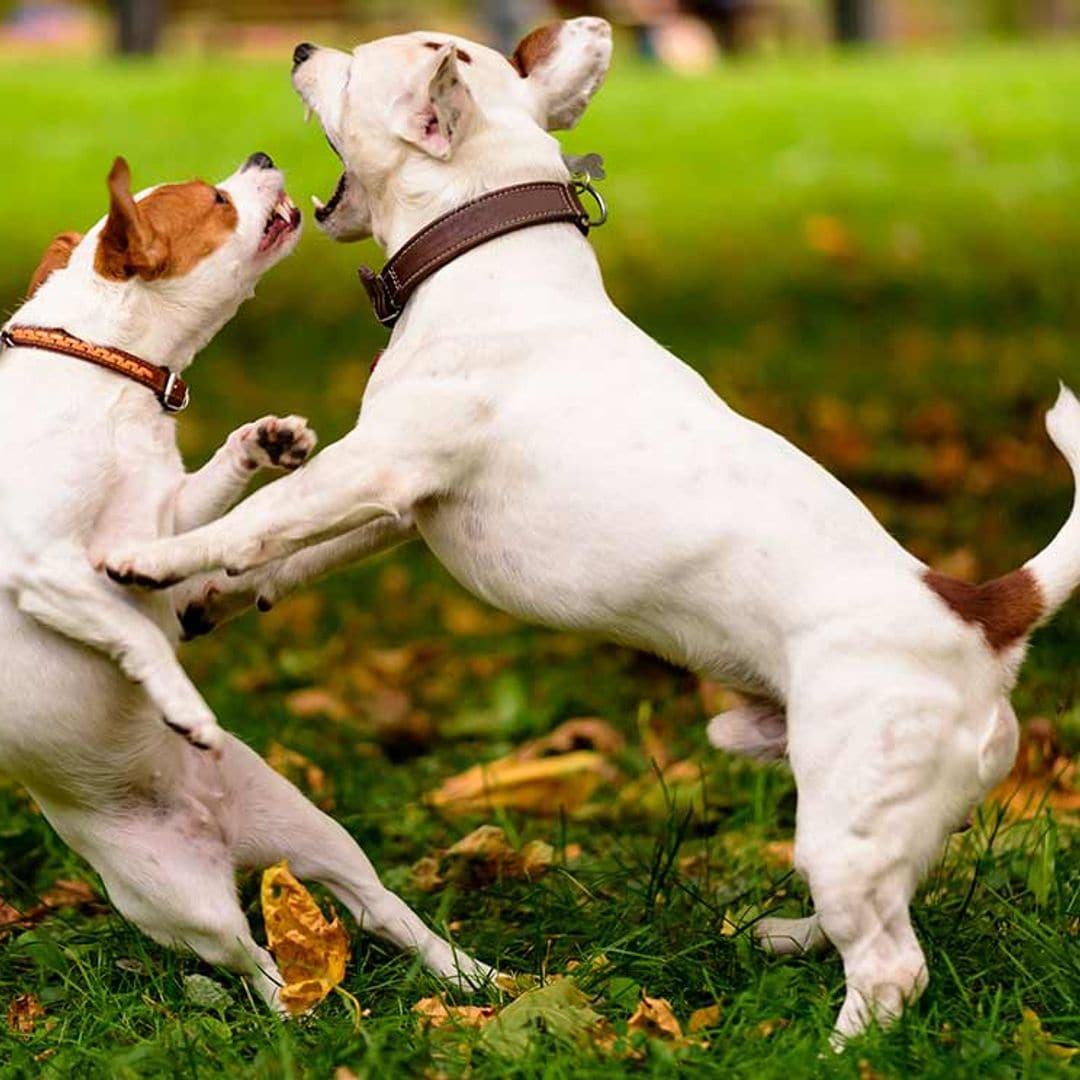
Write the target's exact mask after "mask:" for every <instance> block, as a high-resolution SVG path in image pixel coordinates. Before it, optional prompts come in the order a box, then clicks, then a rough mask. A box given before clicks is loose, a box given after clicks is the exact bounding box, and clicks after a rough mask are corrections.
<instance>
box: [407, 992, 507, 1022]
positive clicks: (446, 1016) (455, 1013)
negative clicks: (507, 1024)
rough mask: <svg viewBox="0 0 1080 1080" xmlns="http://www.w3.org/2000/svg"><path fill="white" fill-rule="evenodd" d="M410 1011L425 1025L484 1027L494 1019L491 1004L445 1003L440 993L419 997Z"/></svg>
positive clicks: (494, 1013)
mask: <svg viewBox="0 0 1080 1080" xmlns="http://www.w3.org/2000/svg"><path fill="white" fill-rule="evenodd" d="M412 1011H413V1012H414V1013H416V1014H417V1016H419V1017H420V1022H421V1023H422V1024H423V1025H424V1026H425V1027H431V1028H441V1027H447V1026H452V1027H459V1028H476V1029H480V1028H484V1027H487V1025H488V1024H490V1023H491V1021H492V1020H494V1019H495V1016H496V1013H497V1010H496V1009H495V1007H494V1006H493V1005H447V1004H446V1001H445V1000H444V999H443V996H442V994H436V995H435V996H434V997H426V998H421V999H420V1000H419V1001H418V1002H417V1003H416V1004H415V1005H414V1006H413V1007H412Z"/></svg>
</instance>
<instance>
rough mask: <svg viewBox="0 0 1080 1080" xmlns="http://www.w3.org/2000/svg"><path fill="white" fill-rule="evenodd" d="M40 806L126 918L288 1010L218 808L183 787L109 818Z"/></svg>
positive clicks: (82, 809)
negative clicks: (242, 895) (246, 906)
mask: <svg viewBox="0 0 1080 1080" xmlns="http://www.w3.org/2000/svg"><path fill="white" fill-rule="evenodd" d="M188 753H190V751H188ZM202 760H204V761H209V760H210V759H207V758H203V759H202ZM42 808H43V810H44V811H45V814H46V816H47V817H48V819H49V821H50V822H51V823H52V824H53V826H54V827H55V828H56V831H57V832H58V833H59V834H60V835H61V836H62V837H63V838H64V840H66V841H67V843H68V844H69V845H70V846H71V847H72V848H73V849H74V850H75V851H77V852H78V853H79V854H80V855H82V856H83V858H85V859H86V860H87V861H88V862H89V863H90V864H91V865H92V866H93V867H94V869H95V870H97V872H98V873H99V874H100V875H101V879H102V881H103V882H104V883H105V889H106V892H107V893H108V895H109V900H110V901H111V902H112V904H113V906H114V907H115V908H116V909H117V911H119V912H120V914H121V915H123V916H124V918H126V919H128V920H129V921H130V922H132V923H134V924H135V926H137V927H138V928H139V929H140V930H142V931H143V933H145V934H146V935H147V936H148V937H151V938H153V940H154V941H157V942H158V943H159V944H161V945H166V946H168V947H170V948H174V949H184V950H189V951H191V952H193V953H195V954H196V955H197V956H199V957H200V958H201V959H202V960H204V961H206V962H207V963H208V964H213V965H215V966H218V967H223V968H227V969H228V970H230V971H234V972H236V973H237V974H240V975H242V976H244V978H245V979H247V981H248V982H249V983H250V984H251V987H252V989H253V990H254V991H255V992H256V993H257V994H258V995H259V997H261V998H262V999H263V1001H265V1002H266V1003H267V1005H269V1006H270V1007H271V1008H272V1009H275V1010H277V1011H279V1012H280V1011H282V1006H281V1003H280V1001H279V998H278V992H279V989H280V987H281V985H282V978H281V975H280V973H279V972H278V969H277V965H276V964H275V963H274V960H273V958H272V957H271V956H270V954H269V953H268V952H267V951H266V950H265V949H263V948H261V947H260V946H259V945H258V944H256V942H255V940H254V938H253V937H252V935H251V928H250V926H249V925H248V921H247V918H246V917H245V915H244V912H243V910H242V909H241V907H240V903H239V900H238V898H237V893H236V883H235V870H234V864H233V861H232V857H231V853H230V851H229V848H228V845H227V843H226V840H225V837H224V836H223V835H222V832H221V830H220V827H219V822H218V821H217V819H216V818H215V816H214V811H213V809H212V808H208V807H207V806H205V804H204V802H203V801H202V800H200V799H198V798H190V799H189V798H187V797H186V796H184V795H183V794H182V793H180V794H178V795H177V796H175V797H174V801H172V802H160V803H159V802H153V803H151V802H150V801H147V802H144V803H133V804H131V805H130V806H129V807H127V808H125V810H124V812H123V813H121V814H115V815H114V814H110V815H108V816H106V815H104V814H98V813H88V811H87V809H86V807H85V806H79V807H77V808H76V807H55V806H52V805H50V804H49V802H48V801H47V800H46V801H43V802H42Z"/></svg>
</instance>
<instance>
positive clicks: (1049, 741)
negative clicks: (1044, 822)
mask: <svg viewBox="0 0 1080 1080" xmlns="http://www.w3.org/2000/svg"><path fill="white" fill-rule="evenodd" d="M1075 781H1076V765H1075V764H1074V762H1073V760H1072V758H1070V757H1069V756H1068V755H1067V754H1066V753H1065V752H1064V750H1063V749H1062V747H1061V744H1060V742H1059V740H1058V737H1057V733H1056V732H1055V731H1054V728H1053V725H1052V724H1051V723H1050V722H1049V721H1048V720H1044V719H1042V718H1041V717H1039V718H1036V719H1034V720H1032V721H1031V722H1030V723H1029V724H1028V725H1027V727H1026V728H1024V729H1023V730H1022V731H1021V733H1020V748H1019V750H1018V752H1017V755H1016V763H1015V764H1014V765H1013V767H1012V771H1011V772H1010V773H1009V775H1008V776H1007V777H1006V778H1005V779H1004V780H1003V781H1002V782H1001V783H1000V784H998V785H997V787H995V788H994V789H993V791H991V792H990V794H989V796H988V797H987V798H988V801H990V802H995V803H998V804H1000V805H1001V807H1002V808H1003V809H1004V811H1005V813H1006V815H1007V816H1008V817H1010V818H1015V819H1019V820H1026V819H1029V818H1033V817H1036V816H1037V815H1038V814H1039V813H1040V811H1041V810H1042V809H1043V807H1049V808H1050V809H1051V810H1056V811H1058V812H1059V813H1073V812H1075V811H1080V790H1078V789H1077V788H1076V786H1075Z"/></svg>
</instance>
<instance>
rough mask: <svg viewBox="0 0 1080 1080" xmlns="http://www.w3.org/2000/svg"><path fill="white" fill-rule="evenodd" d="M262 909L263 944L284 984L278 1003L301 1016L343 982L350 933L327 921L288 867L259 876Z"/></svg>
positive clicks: (334, 919)
mask: <svg viewBox="0 0 1080 1080" xmlns="http://www.w3.org/2000/svg"><path fill="white" fill-rule="evenodd" d="M262 909H263V920H264V921H265V923H266V940H267V945H268V947H269V949H270V952H271V953H272V954H273V956H274V959H275V960H276V961H277V964H278V967H279V968H280V970H281V974H282V977H283V978H284V980H285V986H284V988H283V989H282V991H281V1002H282V1004H283V1005H284V1006H285V1008H286V1009H288V1011H289V1012H290V1013H291V1014H292V1015H293V1016H299V1015H301V1014H302V1013H305V1012H308V1011H310V1010H311V1009H313V1008H315V1006H316V1005H318V1004H319V1002H320V1001H322V1000H323V998H325V997H326V995H327V994H329V993H330V991H331V990H333V989H334V987H336V986H337V985H338V984H339V983H340V982H341V981H342V979H344V978H345V964H346V961H347V960H348V958H349V937H348V934H346V932H345V927H344V926H342V925H341V922H340V920H339V919H338V918H337V916H336V915H334V916H333V917H332V919H331V920H330V921H327V919H326V917H325V916H324V915H323V913H322V911H320V910H319V905H318V904H316V903H315V900H314V899H313V898H312V896H311V894H310V893H309V892H308V891H307V889H305V888H304V886H303V885H301V884H300V882H299V881H297V880H296V878H294V877H293V875H292V874H291V873H290V872H289V864H288V863H287V862H280V863H277V864H276V865H275V866H271V867H270V868H269V869H268V870H266V871H265V872H264V873H263V878H262Z"/></svg>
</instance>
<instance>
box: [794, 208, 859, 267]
mask: <svg viewBox="0 0 1080 1080" xmlns="http://www.w3.org/2000/svg"><path fill="white" fill-rule="evenodd" d="M803 237H804V238H805V240H806V246H807V247H808V248H810V250H811V251H815V252H817V254H818V255H824V256H825V257H826V258H827V259H835V260H836V261H838V262H848V261H851V260H852V259H854V258H855V257H856V256H857V255H858V253H859V249H858V246H857V245H856V243H855V239H854V237H853V236H852V235H851V233H850V231H849V230H848V228H847V226H846V225H845V224H844V223H843V222H842V221H841V220H840V219H839V218H836V217H833V216H832V215H830V214H811V215H810V216H809V217H807V218H806V219H805V220H804V221H803Z"/></svg>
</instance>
